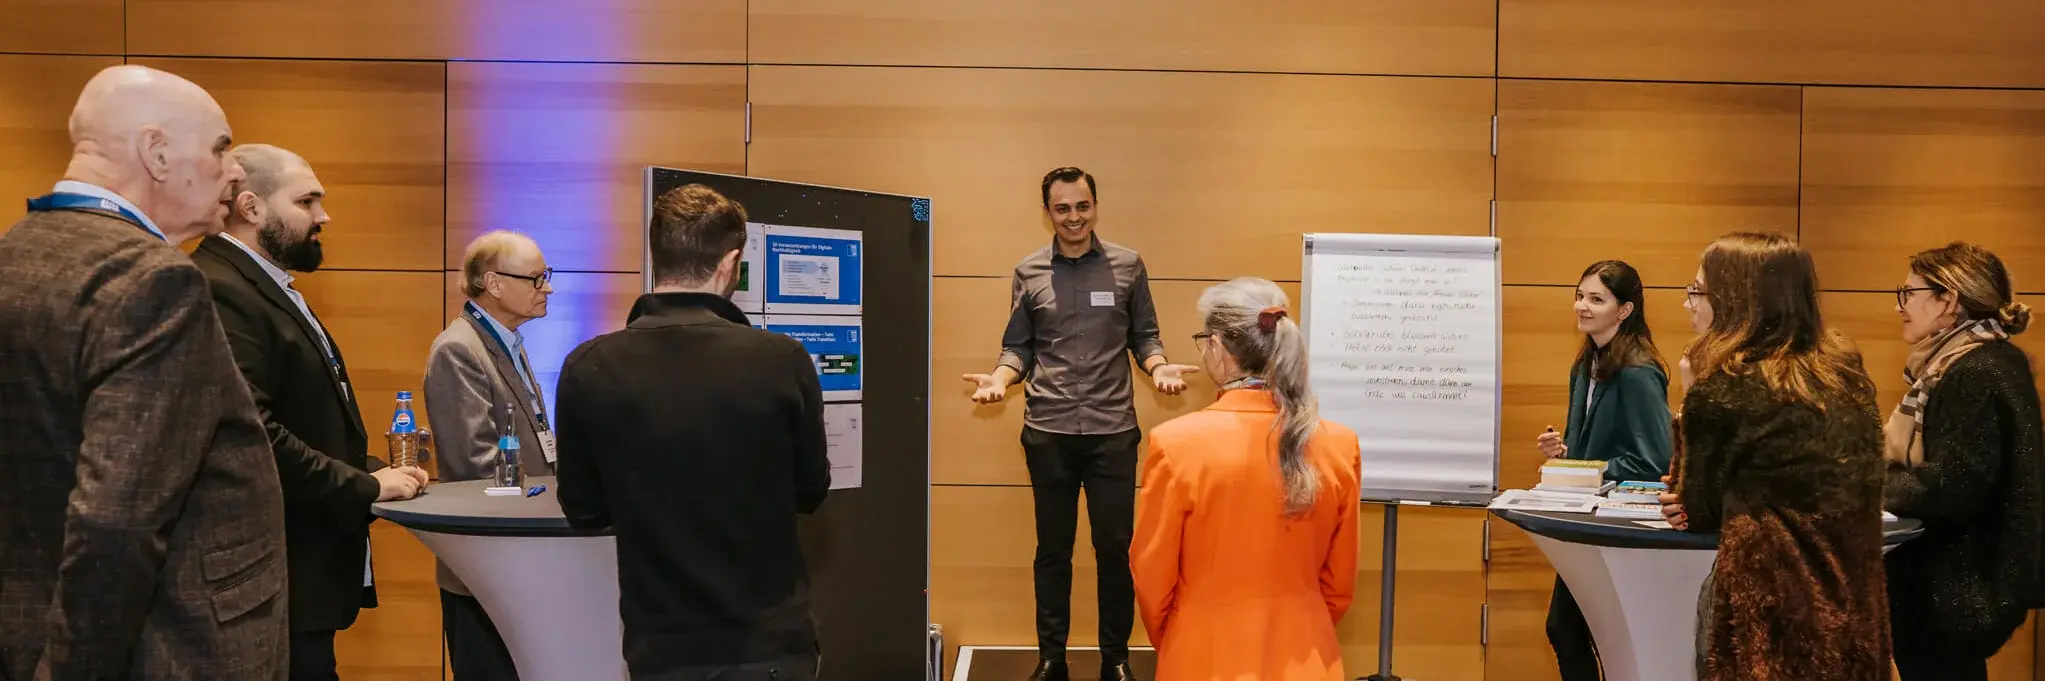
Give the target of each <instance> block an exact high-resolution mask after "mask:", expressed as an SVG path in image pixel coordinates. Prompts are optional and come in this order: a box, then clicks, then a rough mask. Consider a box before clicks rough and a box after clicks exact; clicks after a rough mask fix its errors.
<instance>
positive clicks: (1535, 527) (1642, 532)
mask: <svg viewBox="0 0 2045 681" xmlns="http://www.w3.org/2000/svg"><path fill="white" fill-rule="evenodd" d="M1491 514H1492V515H1496V516H1498V517H1500V518H1504V519H1505V521H1506V522H1509V523H1512V524H1514V525H1518V526H1519V528H1520V529H1522V530H1526V531H1528V532H1532V533H1534V534H1538V535H1541V536H1544V537H1548V538H1551V539H1558V540H1561V541H1566V542H1572V543H1576V544H1590V545H1593V546H1609V547H1612V548H1619V549H1678V550H1699V551H1712V550H1717V549H1718V535H1716V534H1699V533H1695V532H1685V531H1682V530H1675V529H1669V530H1664V529H1657V528H1653V527H1648V526H1646V525H1642V524H1640V523H1641V522H1643V521H1638V520H1631V519H1626V518H1600V517H1597V516H1596V515H1593V514H1590V513H1557V512H1553V511H1523V510H1518V509H1504V508H1495V509H1491ZM1923 533H1924V523H1923V522H1922V521H1919V520H1916V519H1913V518H1897V519H1895V520H1886V521H1883V522H1882V541H1883V543H1884V544H1886V545H1889V546H1894V545H1897V544H1901V543H1903V542H1906V541H1910V540H1911V539H1914V538H1916V537H1917V535H1920V534H1923Z"/></svg>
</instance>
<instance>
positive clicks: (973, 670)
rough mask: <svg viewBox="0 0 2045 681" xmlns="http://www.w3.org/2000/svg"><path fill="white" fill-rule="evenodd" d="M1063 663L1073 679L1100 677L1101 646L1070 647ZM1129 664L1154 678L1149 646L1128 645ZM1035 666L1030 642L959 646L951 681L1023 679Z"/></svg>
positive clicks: (1154, 663)
mask: <svg viewBox="0 0 2045 681" xmlns="http://www.w3.org/2000/svg"><path fill="white" fill-rule="evenodd" d="M1065 664H1066V666H1067V667H1068V668H1070V669H1071V671H1072V681H1100V678H1101V650H1100V649H1099V648H1069V649H1067V650H1066V651H1065ZM1129 667H1130V669H1133V670H1135V671H1136V676H1137V678H1140V679H1143V681H1152V680H1153V679H1156V678H1157V673H1156V672H1157V652H1156V651H1155V650H1153V649H1151V648H1136V647H1131V648H1130V649H1129ZM1036 668H1037V649H1036V648H1035V647H1033V646H959V660H958V663H957V664H955V665H953V666H952V675H951V678H952V681H1024V679H1027V678H1029V676H1030V672H1032V671H1035V670H1036Z"/></svg>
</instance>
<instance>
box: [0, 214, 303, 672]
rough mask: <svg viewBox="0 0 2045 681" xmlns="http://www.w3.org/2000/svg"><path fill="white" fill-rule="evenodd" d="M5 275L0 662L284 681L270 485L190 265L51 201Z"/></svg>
mask: <svg viewBox="0 0 2045 681" xmlns="http://www.w3.org/2000/svg"><path fill="white" fill-rule="evenodd" d="M0 272H4V273H6V274H5V276H0V677H5V678H7V679H12V680H13V681H27V680H29V679H95V680H96V679H131V680H137V681H139V680H144V679H147V680H151V681H154V680H158V679H164V680H182V679H192V680H199V679H205V680H208V681H217V680H241V679H282V678H284V673H285V667H286V654H287V646H286V631H285V626H286V622H285V605H286V604H285V602H284V601H285V597H284V595H283V594H284V585H285V584H284V583H285V569H284V544H283V541H284V503H283V492H282V491H281V489H280V487H279V484H278V481H277V467H276V465H275V464H274V463H272V461H271V457H270V447H269V443H268V441H267V440H266V438H265V436H264V433H263V425H262V423H261V422H260V421H258V420H257V417H256V411H255V406H254V404H253V402H252V401H251V398H250V396H249V391H248V388H247V386H245V385H244V384H243V383H242V380H241V376H240V375H239V374H237V373H236V371H235V365H234V358H233V357H232V355H231V354H230V352H229V350H228V346H227V338H226V336H225V335H224V334H223V332H222V331H221V327H220V322H219V319H218V317H217V315H216V313H215V311H214V308H213V303H212V301H211V300H209V299H208V297H207V287H206V282H205V279H204V278H203V277H202V276H201V275H200V273H199V269H198V268H197V267H194V266H193V265H192V263H191V261H190V260H189V259H187V258H186V257H185V255H184V254H183V253H180V252H178V250H177V249H175V248H173V247H172V246H171V245H169V244H166V243H164V242H163V241H161V240H159V239H157V238H156V237H154V236H152V235H150V234H149V233H147V232H144V231H143V230H142V229H141V227H140V226H138V225H135V224H133V223H130V222H127V221H125V220H122V219H120V218H117V217H114V216H112V215H108V214H103V213H96V212H85V211H55V212H44V213H32V214H30V215H29V216H28V217H27V218H25V219H23V220H22V221H21V222H19V223H16V224H15V226H14V228H13V229H12V230H11V231H9V232H7V233H6V234H5V235H4V236H0Z"/></svg>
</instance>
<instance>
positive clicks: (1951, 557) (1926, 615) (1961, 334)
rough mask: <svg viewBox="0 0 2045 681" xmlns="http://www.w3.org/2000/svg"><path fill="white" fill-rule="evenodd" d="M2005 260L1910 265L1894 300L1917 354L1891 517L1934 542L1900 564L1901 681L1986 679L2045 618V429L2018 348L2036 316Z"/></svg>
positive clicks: (1952, 251) (1891, 435)
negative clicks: (2023, 630)
mask: <svg viewBox="0 0 2045 681" xmlns="http://www.w3.org/2000/svg"><path fill="white" fill-rule="evenodd" d="M2010 291H2011V287H2010V279H2009V274H2008V272H2007V271H2006V270H2004V269H2003V264H2002V260H2000V259H1998V258H1996V257H1995V254H1993V253H1990V252H1988V251H1987V250H1985V249H1983V248H1981V247H1979V246H1975V245H1973V244H1968V243H1953V244H1951V245H1948V246H1946V247H1944V248H1937V249H1932V250H1929V251H1925V252H1923V253H1919V254H1917V255H1916V256H1915V257H1913V258H1911V259H1910V276H1909V278H1908V279H1906V280H1905V281H1904V284H1903V286H1902V287H1900V288H1897V289H1896V311H1897V313H1899V314H1901V315H1902V318H1903V340H1905V341H1907V342H1909V343H1910V344H1911V350H1910V358H1909V360H1908V363H1907V366H1905V368H1904V370H1903V377H1904V380H1906V381H1908V382H1909V384H1910V392H1909V393H1908V394H1906V395H1904V397H1903V401H1902V402H1901V403H1900V404H1898V405H1897V407H1896V410H1895V412H1894V413H1892V414H1890V416H1889V422H1888V425H1887V426H1886V427H1885V428H1884V429H1883V435H1884V437H1883V439H1884V445H1885V448H1886V453H1887V456H1888V476H1887V481H1886V485H1885V497H1886V499H1885V505H1886V506H1887V508H1888V510H1889V512H1891V513H1894V514H1896V515H1899V516H1904V517H1909V518H1917V519H1920V520H1923V521H1924V525H1925V532H1924V535H1923V536H1920V537H1918V538H1917V539H1914V540H1912V541H1910V542H1908V543H1906V544H1904V545H1902V546H1900V547H1898V548H1896V549H1895V550H1894V551H1891V552H1890V553H1889V556H1888V559H1887V562H1888V573H1889V607H1890V617H1889V621H1890V623H1891V625H1890V626H1891V627H1892V628H1893V632H1894V641H1895V643H1894V646H1895V658H1896V668H1897V670H1898V671H1899V672H1901V674H1902V678H1903V681H1919V680H1921V679H1939V680H1941V681H1969V680H1974V679H1983V680H1985V679H1987V678H1988V666H1987V664H1988V658H1989V657H1990V656H1992V655H1994V654H1995V652H1996V651H1997V650H1998V649H2000V648H2001V647H2002V645H2003V643H2004V642H2005V641H2007V640H2008V639H2009V637H2010V635H2011V634H2012V633H2013V632H2015V631H2016V629H2017V627H2018V626H2020V625H2022V624H2023V622H2024V615H2025V613H2026V611H2028V610H2030V609H2031V608H2036V607H2039V606H2040V605H2045V574H2041V569H2045V543H2041V540H2045V477H2041V476H2045V462H2041V461H2040V457H2041V456H2045V444H2041V440H2045V426H2041V425H2040V415H2039V403H2038V390H2037V385H2036V383H2035V381H2034V377H2033V376H2032V373H2031V363H2030V361H2029V358H2027V357H2026V356H2025V355H2024V352H2023V351H2022V350H2019V349H2017V347H2016V346H2014V345H2011V344H2010V342H2009V338H2010V336H2013V335H2016V334H2020V333H2023V332H2024V328H2025V327H2027V326H2029V325H2030V321H2031V311H2030V308H2028V307H2027V306H2025V305H2024V304H2023V303H2018V302H2015V301H2014V299H2013V298H2012V296H2011V293H2010Z"/></svg>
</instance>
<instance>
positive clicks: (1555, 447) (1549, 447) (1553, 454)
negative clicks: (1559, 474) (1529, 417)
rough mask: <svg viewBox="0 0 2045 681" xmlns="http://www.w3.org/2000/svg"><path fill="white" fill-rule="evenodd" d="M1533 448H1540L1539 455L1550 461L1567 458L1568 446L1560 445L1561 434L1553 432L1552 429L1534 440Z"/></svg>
mask: <svg viewBox="0 0 2045 681" xmlns="http://www.w3.org/2000/svg"><path fill="white" fill-rule="evenodd" d="M1534 446H1536V447H1540V448H1541V453H1542V454H1545V455H1547V456H1548V458H1550V459H1560V458H1562V457H1565V456H1569V445H1565V444H1562V434H1561V433H1557V432H1555V429H1554V428H1552V427H1551V428H1549V429H1548V432H1545V433H1542V434H1541V436H1540V437H1537V438H1534Z"/></svg>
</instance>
